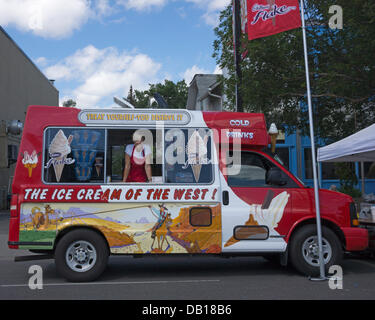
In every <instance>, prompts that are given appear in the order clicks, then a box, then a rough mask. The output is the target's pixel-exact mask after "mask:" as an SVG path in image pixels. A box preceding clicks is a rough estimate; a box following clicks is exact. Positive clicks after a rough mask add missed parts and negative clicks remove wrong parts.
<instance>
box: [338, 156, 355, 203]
mask: <svg viewBox="0 0 375 320" xmlns="http://www.w3.org/2000/svg"><path fill="white" fill-rule="evenodd" d="M335 172H336V174H337V176H338V177H339V179H340V187H339V188H338V191H340V192H342V193H346V194H348V195H350V196H352V197H353V198H359V197H360V196H361V195H362V193H361V191H359V190H358V189H356V188H355V185H357V184H358V178H357V176H356V174H355V171H354V170H353V167H352V165H351V163H347V162H339V163H335Z"/></svg>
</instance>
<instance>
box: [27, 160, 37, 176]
mask: <svg viewBox="0 0 375 320" xmlns="http://www.w3.org/2000/svg"><path fill="white" fill-rule="evenodd" d="M25 167H26V168H27V170H28V173H29V178H31V177H32V174H33V169H34V168H35V167H36V163H35V164H33V163H28V164H26V165H25Z"/></svg>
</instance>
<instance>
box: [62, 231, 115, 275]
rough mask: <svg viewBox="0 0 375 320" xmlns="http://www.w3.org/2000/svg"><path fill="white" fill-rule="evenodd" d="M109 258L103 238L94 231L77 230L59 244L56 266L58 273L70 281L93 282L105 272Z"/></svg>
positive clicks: (64, 237)
mask: <svg viewBox="0 0 375 320" xmlns="http://www.w3.org/2000/svg"><path fill="white" fill-rule="evenodd" d="M108 256H109V250H108V246H107V243H106V242H105V240H104V239H103V237H102V236H100V235H99V234H98V233H96V232H94V231H92V230H87V229H77V230H73V231H70V232H69V233H67V234H66V235H64V236H63V237H62V238H61V239H60V241H59V242H58V243H57V246H56V251H55V264H56V269H57V272H58V273H59V274H60V275H62V276H63V277H64V278H65V279H67V280H68V281H71V282H86V281H93V280H95V279H97V278H98V277H99V276H100V275H101V274H102V273H103V271H104V270H105V268H106V266H107V262H108Z"/></svg>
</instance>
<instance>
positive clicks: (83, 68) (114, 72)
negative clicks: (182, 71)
mask: <svg viewBox="0 0 375 320" xmlns="http://www.w3.org/2000/svg"><path fill="white" fill-rule="evenodd" d="M160 69H161V64H159V63H157V62H155V61H154V60H152V59H151V58H150V57H149V56H147V55H145V54H141V53H136V52H131V53H129V52H126V51H123V52H119V51H118V50H117V49H116V48H114V47H109V48H104V49H98V48H96V47H94V46H92V45H90V46H87V47H85V48H83V49H80V50H77V51H76V52H75V53H74V54H72V55H71V56H69V57H67V58H65V59H64V60H62V61H60V62H59V63H57V64H55V65H52V66H50V67H48V68H46V69H45V74H46V75H47V77H48V78H52V79H55V80H59V81H60V83H62V82H64V81H65V82H67V83H68V84H69V85H72V84H73V83H75V87H73V88H70V92H69V94H70V95H71V97H72V98H73V99H74V100H75V101H77V105H79V106H80V107H85V108H87V107H95V106H98V104H99V105H100V104H103V103H104V105H103V107H104V106H107V105H105V104H108V101H112V98H113V96H117V95H118V96H120V97H121V96H126V95H127V93H128V91H129V88H130V85H132V86H133V88H136V89H137V90H145V89H147V88H148V84H149V83H154V82H158V81H160V77H159V71H160ZM64 95H65V96H68V94H66V92H64Z"/></svg>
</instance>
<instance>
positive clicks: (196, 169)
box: [191, 164, 202, 182]
mask: <svg viewBox="0 0 375 320" xmlns="http://www.w3.org/2000/svg"><path fill="white" fill-rule="evenodd" d="M191 168H192V169H193V174H194V179H195V182H198V181H199V177H200V175H201V170H202V165H201V164H193V165H192V166H191Z"/></svg>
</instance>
